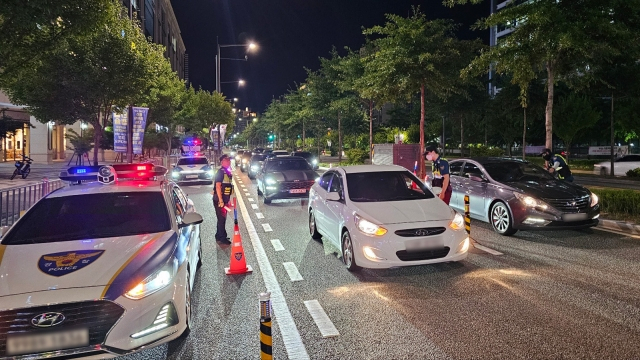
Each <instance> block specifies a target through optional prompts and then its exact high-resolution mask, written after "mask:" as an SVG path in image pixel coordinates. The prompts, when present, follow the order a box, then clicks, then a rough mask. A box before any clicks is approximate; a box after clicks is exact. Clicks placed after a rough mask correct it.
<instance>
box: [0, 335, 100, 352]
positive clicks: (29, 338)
mask: <svg viewBox="0 0 640 360" xmlns="http://www.w3.org/2000/svg"><path fill="white" fill-rule="evenodd" d="M87 345H89V330H88V329H77V330H70V331H61V332H50V333H46V334H38V335H21V336H9V337H7V355H19V354H33V353H39V352H44V351H51V350H61V349H68V348H74V347H78V346H87Z"/></svg>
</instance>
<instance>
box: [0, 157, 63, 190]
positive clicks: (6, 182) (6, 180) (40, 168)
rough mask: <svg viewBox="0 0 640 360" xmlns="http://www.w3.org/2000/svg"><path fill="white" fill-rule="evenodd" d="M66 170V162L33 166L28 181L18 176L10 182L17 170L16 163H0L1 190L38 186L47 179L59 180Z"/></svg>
mask: <svg viewBox="0 0 640 360" xmlns="http://www.w3.org/2000/svg"><path fill="white" fill-rule="evenodd" d="M66 168H67V162H66V161H65V162H56V163H53V164H32V165H31V173H29V176H28V177H27V178H26V179H22V178H21V177H19V176H16V178H15V179H13V180H10V178H11V175H12V174H13V171H14V169H15V163H14V162H2V163H0V190H5V189H10V188H14V187H21V186H28V185H33V184H37V183H39V182H41V181H42V179H43V178H45V177H46V178H47V179H49V180H55V179H58V176H59V175H60V171H62V170H63V169H66Z"/></svg>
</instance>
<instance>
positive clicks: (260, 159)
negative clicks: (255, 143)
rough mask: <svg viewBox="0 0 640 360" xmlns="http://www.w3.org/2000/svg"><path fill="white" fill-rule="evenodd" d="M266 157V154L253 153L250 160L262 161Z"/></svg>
mask: <svg viewBox="0 0 640 360" xmlns="http://www.w3.org/2000/svg"><path fill="white" fill-rule="evenodd" d="M266 157H267V155H261V154H260V155H253V156H252V157H251V161H264V159H265V158H266Z"/></svg>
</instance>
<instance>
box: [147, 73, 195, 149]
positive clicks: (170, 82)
mask: <svg viewBox="0 0 640 360" xmlns="http://www.w3.org/2000/svg"><path fill="white" fill-rule="evenodd" d="M166 70H167V69H165V71H166ZM168 70H169V71H168V72H165V73H164V74H163V76H160V77H158V78H157V79H156V86H154V87H152V88H151V91H150V92H149V94H148V96H147V99H146V105H147V106H148V107H149V114H148V115H147V126H149V125H151V124H157V125H160V126H162V127H163V128H164V130H163V131H160V132H158V133H155V134H153V135H152V137H153V139H149V142H148V143H149V144H152V143H153V144H158V141H161V142H163V143H164V146H162V147H163V148H165V149H166V150H167V155H168V154H169V153H170V152H171V141H172V139H173V137H174V136H175V133H176V127H177V126H178V125H184V124H185V121H184V116H183V114H182V111H183V109H184V107H185V103H186V102H187V98H188V95H189V93H188V90H187V89H186V88H185V85H184V81H182V80H180V79H179V78H178V76H177V74H176V73H174V72H172V71H170V70H171V68H168ZM146 143H147V137H146V135H145V144H146Z"/></svg>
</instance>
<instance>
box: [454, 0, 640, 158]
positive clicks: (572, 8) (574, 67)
mask: <svg viewBox="0 0 640 360" xmlns="http://www.w3.org/2000/svg"><path fill="white" fill-rule="evenodd" d="M468 2H471V3H480V2H481V0H445V1H444V3H445V4H446V5H449V6H452V5H454V4H465V3H468ZM639 4H640V2H639V1H637V0H631V1H619V0H580V1H567V0H564V1H558V0H538V1H527V2H518V1H511V2H508V3H507V5H506V6H505V7H504V8H503V9H501V10H500V11H498V12H496V13H493V14H491V16H489V17H488V18H486V19H483V20H481V21H480V23H479V25H478V26H476V28H477V29H481V30H487V29H490V28H492V27H494V26H505V25H506V26H508V27H510V28H511V29H512V32H511V33H510V34H509V36H507V37H504V38H502V39H501V41H500V43H499V44H498V45H497V46H493V47H491V48H490V49H489V50H487V51H485V52H483V53H482V54H480V56H478V57H477V58H476V59H474V60H473V61H472V62H471V64H470V66H469V68H468V69H467V71H471V72H475V73H479V72H487V71H489V69H490V68H491V67H492V66H493V68H494V69H495V71H496V72H497V73H498V74H508V75H509V76H511V78H512V82H513V83H514V84H518V85H520V87H521V92H522V94H521V95H525V94H524V92H525V90H526V87H525V86H523V85H526V84H528V83H529V82H530V81H531V80H532V79H534V78H536V76H537V73H538V71H539V70H543V71H544V72H545V73H546V83H547V105H546V109H545V138H546V140H545V145H546V147H547V148H552V147H553V141H552V140H553V122H552V119H553V117H552V115H553V104H554V86H555V85H556V83H557V82H559V81H563V82H566V83H567V84H570V85H575V84H576V83H585V82H590V81H593V80H594V75H595V73H594V72H592V71H590V70H589V69H590V68H591V67H592V66H593V65H595V64H598V63H603V62H610V61H611V59H613V58H614V57H615V56H616V55H618V54H620V53H621V51H623V49H624V48H625V47H629V46H631V47H635V46H637V42H636V43H635V44H634V43H627V41H628V40H629V39H630V38H632V37H633V35H632V34H633V33H635V32H637V27H635V28H634V25H636V24H635V23H634V21H635V20H632V21H628V20H629V19H635V17H636V14H637V12H638V11H639V10H640V6H639ZM628 14H633V16H632V17H627V15H628ZM523 99H524V100H523V104H524V105H526V95H525V96H524V97H523Z"/></svg>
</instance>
